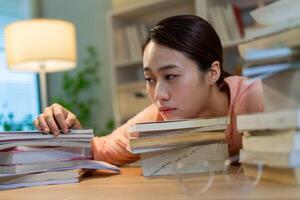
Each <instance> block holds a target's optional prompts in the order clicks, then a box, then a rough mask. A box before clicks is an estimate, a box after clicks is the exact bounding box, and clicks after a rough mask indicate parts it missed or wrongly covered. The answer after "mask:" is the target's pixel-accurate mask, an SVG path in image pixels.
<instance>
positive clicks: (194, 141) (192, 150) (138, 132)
mask: <svg viewBox="0 0 300 200" xmlns="http://www.w3.org/2000/svg"><path fill="white" fill-rule="evenodd" d="M228 123H229V117H218V118H203V119H189V120H177V121H164V122H152V123H140V124H135V125H133V126H131V127H130V128H129V132H130V134H131V138H130V145H129V146H130V149H129V150H130V151H131V152H133V153H140V155H141V164H142V168H143V171H144V173H143V174H144V176H154V175H171V174H176V173H202V172H211V171H220V170H223V169H224V161H225V160H226V159H227V158H228V149H227V144H224V143H223V142H224V140H225V129H226V128H227V126H228ZM181 157H182V158H181ZM179 160H180V163H181V164H183V165H186V167H184V169H180V170H179V169H178V170H177V171H176V170H175V167H176V166H177V164H178V162H177V161H179ZM203 162H204V163H206V164H207V163H209V164H210V166H209V167H208V166H201V165H200V163H202V164H203ZM162 166H163V167H162ZM162 168H163V169H162Z"/></svg>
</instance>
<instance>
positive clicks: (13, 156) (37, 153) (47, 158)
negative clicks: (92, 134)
mask: <svg viewBox="0 0 300 200" xmlns="http://www.w3.org/2000/svg"><path fill="white" fill-rule="evenodd" d="M75 159H91V152H90V148H78V147H52V148H51V147H44V148H37V147H29V146H16V147H13V148H11V149H6V150H2V151H0V165H13V164H30V163H35V162H37V163H39V162H53V161H62V160H75Z"/></svg>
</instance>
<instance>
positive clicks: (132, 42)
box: [114, 24, 149, 65]
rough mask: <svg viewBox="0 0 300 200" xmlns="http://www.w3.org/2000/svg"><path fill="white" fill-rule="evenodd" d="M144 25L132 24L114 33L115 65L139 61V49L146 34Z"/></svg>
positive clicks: (146, 29) (146, 30)
mask: <svg viewBox="0 0 300 200" xmlns="http://www.w3.org/2000/svg"><path fill="white" fill-rule="evenodd" d="M148 29H149V28H148V27H147V25H145V24H132V25H127V26H124V27H120V28H118V29H117V30H116V31H115V32H114V44H115V53H114V54H115V62H116V64H117V65H119V64H121V63H125V62H128V61H132V60H141V57H142V56H141V47H142V42H143V40H144V38H145V37H146V36H147V34H148Z"/></svg>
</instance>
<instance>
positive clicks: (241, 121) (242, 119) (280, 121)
mask: <svg viewBox="0 0 300 200" xmlns="http://www.w3.org/2000/svg"><path fill="white" fill-rule="evenodd" d="M236 124H237V130H238V131H239V132H241V133H242V132H243V131H251V130H253V131H255V130H284V129H297V128H300V108H298V109H294V110H288V109H286V110H277V111H273V112H264V113H254V114H247V115H238V116H237V123H236Z"/></svg>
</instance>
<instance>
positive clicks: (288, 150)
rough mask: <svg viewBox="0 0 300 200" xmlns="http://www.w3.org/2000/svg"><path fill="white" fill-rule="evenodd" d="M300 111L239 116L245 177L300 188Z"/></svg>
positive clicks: (241, 158)
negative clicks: (258, 177)
mask: <svg viewBox="0 0 300 200" xmlns="http://www.w3.org/2000/svg"><path fill="white" fill-rule="evenodd" d="M299 128H300V108H299V109H296V110H281V111H273V112H265V113H257V114H252V115H240V116H238V117H237V129H238V130H239V131H240V132H244V135H243V149H242V150H241V151H240V162H241V163H242V165H243V169H244V173H245V175H246V176H251V177H257V176H259V174H261V175H260V176H261V177H262V178H263V179H266V180H272V181H277V182H282V183H288V184H294V185H300V130H299Z"/></svg>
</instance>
